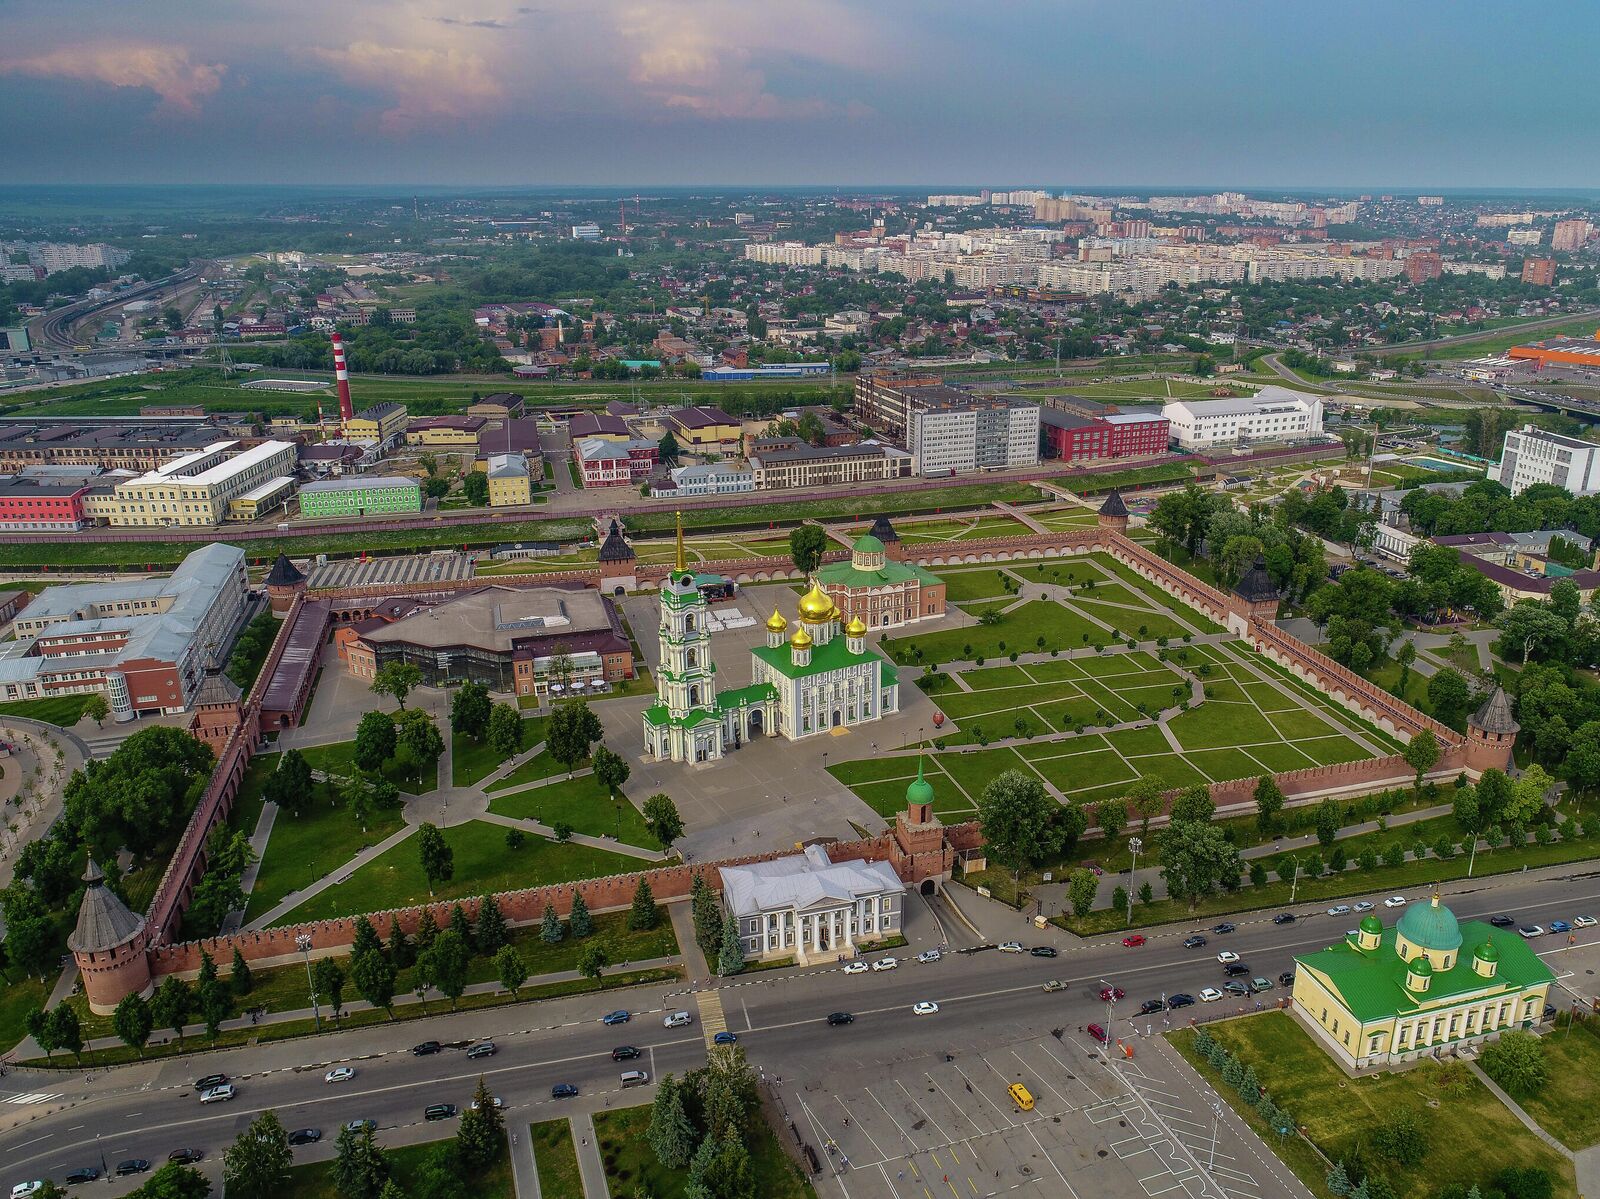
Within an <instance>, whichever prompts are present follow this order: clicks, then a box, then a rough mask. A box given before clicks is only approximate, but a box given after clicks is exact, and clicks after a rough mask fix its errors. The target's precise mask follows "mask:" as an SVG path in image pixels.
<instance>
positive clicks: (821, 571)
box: [811, 537, 939, 587]
mask: <svg viewBox="0 0 1600 1199" xmlns="http://www.w3.org/2000/svg"><path fill="white" fill-rule="evenodd" d="M862 540H866V538H863V539H862ZM872 540H873V541H877V538H876V537H874V538H872ZM856 548H857V549H860V548H861V542H860V541H858V542H856ZM878 549H879V550H881V549H883V543H882V542H878ZM811 577H812V578H814V579H816V580H817V582H819V583H833V584H836V585H839V586H844V587H882V586H883V585H884V584H885V583H905V582H909V581H910V580H911V579H920V580H921V581H922V585H923V586H924V587H927V586H929V585H931V584H933V583H937V582H938V581H939V577H938V576H937V575H933V574H929V573H928V572H927V571H925V570H923V569H922V567H920V566H913V565H912V564H911V563H909V562H885V563H884V564H883V565H882V566H880V567H879V568H878V569H877V570H857V569H856V568H855V567H854V566H852V565H851V564H850V563H849V562H830V563H829V564H828V565H827V566H819V567H817V569H816V570H815V571H813V572H812V576H811Z"/></svg>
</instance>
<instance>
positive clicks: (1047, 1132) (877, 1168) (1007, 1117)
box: [778, 1029, 1304, 1199]
mask: <svg viewBox="0 0 1600 1199" xmlns="http://www.w3.org/2000/svg"><path fill="white" fill-rule="evenodd" d="M1133 1052H1134V1057H1133V1058H1132V1059H1127V1058H1120V1059H1119V1060H1117V1061H1116V1062H1115V1063H1108V1062H1106V1061H1105V1060H1103V1059H1102V1058H1100V1057H1099V1056H1098V1055H1097V1054H1096V1053H1094V1052H1092V1051H1091V1048H1090V1046H1089V1044H1088V1043H1086V1042H1085V1043H1076V1036H1075V1034H1074V1033H1073V1032H1072V1031H1071V1030H1070V1029H1069V1030H1064V1031H1063V1036H1062V1037H1061V1038H1057V1037H1054V1036H1044V1037H1039V1038H1035V1039H1031V1040H1021V1041H1017V1042H1014V1043H1009V1044H1003V1045H996V1046H992V1047H989V1048H986V1049H985V1050H984V1051H982V1052H959V1051H956V1052H952V1053H951V1054H949V1055H948V1057H947V1055H946V1054H945V1053H944V1052H942V1051H940V1052H934V1053H931V1054H929V1055H926V1056H923V1057H919V1058H913V1059H910V1060H906V1061H899V1062H893V1063H884V1064H880V1063H868V1062H863V1063H860V1064H859V1065H855V1066H852V1067H851V1068H848V1069H846V1070H844V1071H842V1072H841V1071H838V1070H830V1071H828V1072H827V1073H826V1074H825V1075H824V1076H823V1077H822V1078H821V1079H818V1078H814V1077H808V1078H804V1079H801V1078H795V1079H791V1078H787V1077H785V1078H784V1079H783V1081H782V1083H781V1085H780V1086H779V1088H778V1089H779V1092H780V1094H781V1096H782V1099H783V1102H784V1104H785V1105H786V1107H787V1108H788V1114H789V1116H790V1118H791V1119H792V1120H793V1121H794V1123H795V1124H796V1125H797V1127H799V1129H800V1130H801V1134H802V1136H804V1138H805V1139H806V1140H807V1141H808V1142H809V1143H811V1144H812V1145H813V1146H814V1147H815V1148H816V1149H817V1151H818V1155H819V1158H820V1159H821V1160H822V1165H823V1174H822V1175H821V1176H820V1177H819V1178H818V1179H817V1180H816V1181H817V1189H818V1193H819V1194H821V1195H843V1196H845V1197H846V1199H878V1197H883V1199H944V1197H946V1196H954V1197H956V1199H982V1197H983V1196H990V1195H1001V1194H1007V1193H1009V1192H1012V1191H1018V1190H1023V1189H1025V1188H1026V1189H1027V1193H1031V1194H1038V1195H1049V1196H1058V1195H1059V1196H1067V1197H1069V1199H1087V1197H1089V1196H1104V1195H1119V1196H1135V1195H1147V1196H1159V1195H1171V1196H1173V1197H1174V1199H1179V1197H1180V1196H1190V1197H1192V1199H1265V1197H1267V1196H1281V1195H1286V1194H1301V1195H1303V1194H1304V1190H1303V1188H1301V1187H1300V1186H1299V1184H1298V1183H1297V1182H1296V1181H1295V1180H1294V1178H1293V1176H1292V1175H1291V1174H1289V1172H1288V1171H1287V1170H1286V1169H1285V1168H1284V1167H1283V1166H1282V1165H1281V1163H1279V1162H1277V1160H1276V1159H1275V1158H1273V1157H1272V1155H1271V1153H1270V1152H1269V1151H1267V1149H1266V1148H1265V1146H1263V1145H1262V1144H1261V1142H1260V1141H1259V1140H1258V1139H1257V1138H1256V1137H1255V1135H1254V1134H1253V1133H1251V1132H1250V1131H1249V1130H1248V1129H1245V1128H1244V1127H1243V1126H1242V1125H1240V1124H1239V1123H1238V1122H1237V1120H1236V1119H1235V1118H1234V1117H1233V1116H1232V1114H1231V1113H1229V1112H1228V1111H1227V1109H1226V1107H1225V1106H1224V1107H1223V1109H1222V1114H1221V1116H1220V1118H1219V1117H1218V1116H1217V1115H1216V1114H1215V1113H1214V1111H1213V1108H1212V1105H1211V1104H1212V1100H1213V1098H1214V1096H1212V1095H1211V1093H1210V1092H1209V1090H1207V1089H1205V1088H1204V1085H1203V1084H1202V1083H1199V1081H1198V1079H1197V1078H1196V1077H1195V1076H1194V1075H1193V1073H1192V1072H1191V1071H1189V1070H1188V1067H1187V1066H1185V1065H1183V1064H1182V1062H1181V1060H1180V1059H1178V1058H1177V1056H1176V1055H1175V1054H1173V1053H1171V1052H1170V1051H1169V1050H1167V1049H1166V1047H1165V1046H1164V1045H1162V1044H1158V1043H1157V1042H1155V1041H1148V1040H1145V1039H1143V1038H1138V1039H1136V1041H1135V1044H1134V1046H1133ZM1019 1082H1020V1083H1022V1084H1023V1085H1024V1086H1025V1087H1026V1088H1027V1089H1028V1091H1029V1092H1030V1093H1031V1094H1032V1096H1033V1100H1034V1107H1033V1110H1032V1111H1022V1110H1019V1108H1018V1107H1017V1105H1016V1104H1015V1103H1013V1102H1012V1100H1011V1099H1010V1097H1009V1094H1008V1088H1009V1087H1010V1086H1011V1085H1012V1084H1013V1083H1019ZM1213 1137H1215V1139H1213Z"/></svg>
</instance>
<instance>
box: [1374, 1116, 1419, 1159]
mask: <svg viewBox="0 0 1600 1199" xmlns="http://www.w3.org/2000/svg"><path fill="white" fill-rule="evenodd" d="M1372 1147H1373V1148H1374V1149H1376V1150H1377V1151H1378V1152H1379V1153H1381V1154H1383V1155H1384V1156H1385V1157H1387V1158H1391V1159H1393V1160H1394V1161H1397V1162H1399V1163H1400V1164H1401V1165H1402V1166H1414V1165H1416V1164H1417V1163H1418V1162H1420V1161H1422V1159H1423V1158H1425V1157H1427V1156H1428V1129H1427V1126H1426V1124H1425V1123H1424V1122H1423V1121H1422V1120H1421V1119H1419V1118H1418V1116H1417V1113H1416V1112H1415V1111H1413V1110H1412V1109H1411V1108H1401V1109H1400V1110H1399V1111H1391V1112H1389V1113H1388V1114H1387V1115H1386V1117H1385V1118H1384V1119H1383V1120H1380V1121H1378V1122H1377V1123H1376V1125H1375V1126H1374V1127H1373V1130H1372Z"/></svg>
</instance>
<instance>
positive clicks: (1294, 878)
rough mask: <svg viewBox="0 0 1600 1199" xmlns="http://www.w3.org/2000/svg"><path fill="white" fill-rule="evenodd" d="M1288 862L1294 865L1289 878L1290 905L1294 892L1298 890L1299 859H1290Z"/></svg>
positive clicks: (1292, 901)
mask: <svg viewBox="0 0 1600 1199" xmlns="http://www.w3.org/2000/svg"><path fill="white" fill-rule="evenodd" d="M1289 860H1290V861H1291V862H1293V863H1294V874H1293V875H1291V876H1290V880H1289V903H1290V904H1291V905H1292V904H1293V903H1294V895H1295V892H1296V891H1297V890H1299V888H1300V859H1299V858H1290V859H1289Z"/></svg>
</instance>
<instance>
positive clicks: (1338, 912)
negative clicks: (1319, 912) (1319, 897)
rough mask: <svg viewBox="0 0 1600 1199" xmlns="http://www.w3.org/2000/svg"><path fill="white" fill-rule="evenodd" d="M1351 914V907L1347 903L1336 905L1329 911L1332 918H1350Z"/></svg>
mask: <svg viewBox="0 0 1600 1199" xmlns="http://www.w3.org/2000/svg"><path fill="white" fill-rule="evenodd" d="M1349 914H1350V905H1349V904H1347V903H1340V904H1335V905H1334V906H1333V907H1331V908H1329V909H1328V915H1330V916H1348V915H1349Z"/></svg>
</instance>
